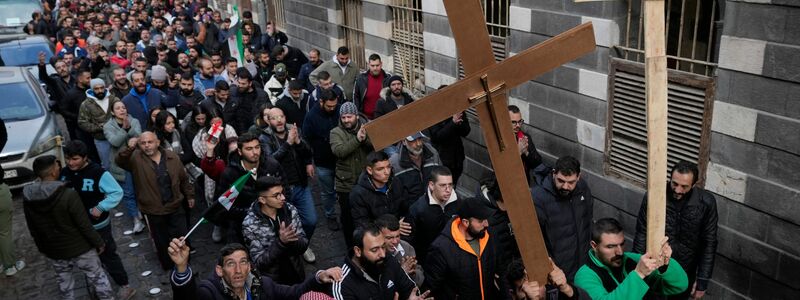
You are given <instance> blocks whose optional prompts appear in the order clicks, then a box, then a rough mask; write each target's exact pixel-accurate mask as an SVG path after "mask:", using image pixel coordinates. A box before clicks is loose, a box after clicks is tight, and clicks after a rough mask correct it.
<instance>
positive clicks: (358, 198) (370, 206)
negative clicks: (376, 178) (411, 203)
mask: <svg viewBox="0 0 800 300" xmlns="http://www.w3.org/2000/svg"><path fill="white" fill-rule="evenodd" d="M386 184H387V185H388V189H387V190H386V192H382V191H379V190H377V189H376V188H375V185H373V184H372V179H370V176H369V174H367V172H366V171H364V172H361V176H359V177H358V183H357V184H356V186H354V187H353V190H352V191H350V208H351V211H352V213H353V223H354V224H355V225H356V226H358V225H362V224H365V223H368V222H370V221H374V220H375V219H377V218H378V217H380V216H381V215H384V214H393V215H395V216H397V217H398V218H402V217H405V216H406V214H407V212H408V205H404V203H403V199H404V195H403V189H402V188H400V183H399V182H398V181H397V179H396V178H390V179H389V182H388V183H386Z"/></svg>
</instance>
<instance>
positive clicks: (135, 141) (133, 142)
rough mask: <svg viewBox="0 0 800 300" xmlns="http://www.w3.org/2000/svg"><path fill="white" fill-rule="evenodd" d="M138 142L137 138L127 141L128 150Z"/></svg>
mask: <svg viewBox="0 0 800 300" xmlns="http://www.w3.org/2000/svg"><path fill="white" fill-rule="evenodd" d="M138 142H139V138H138V137H132V138H130V139H128V148H133V147H136V143H138Z"/></svg>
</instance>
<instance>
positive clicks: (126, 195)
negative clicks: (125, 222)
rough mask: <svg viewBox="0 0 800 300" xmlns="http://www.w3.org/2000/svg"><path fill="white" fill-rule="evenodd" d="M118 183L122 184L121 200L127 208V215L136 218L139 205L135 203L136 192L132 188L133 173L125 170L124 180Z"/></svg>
mask: <svg viewBox="0 0 800 300" xmlns="http://www.w3.org/2000/svg"><path fill="white" fill-rule="evenodd" d="M119 185H121V186H122V202H124V203H125V208H127V209H128V215H129V216H131V218H138V217H139V207H138V206H137V205H136V192H135V191H134V189H133V174H131V172H125V181H120V182H119Z"/></svg>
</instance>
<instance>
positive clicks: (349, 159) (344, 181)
mask: <svg viewBox="0 0 800 300" xmlns="http://www.w3.org/2000/svg"><path fill="white" fill-rule="evenodd" d="M362 121H363V120H359V123H358V124H359V125H358V127H356V129H355V130H352V131H351V130H347V129H344V126H342V122H341V121H340V122H339V126H336V128H334V129H333V130H331V139H330V140H331V151H332V152H333V155H335V156H336V172H335V173H336V179H335V181H334V187H335V189H336V192H338V193H350V190H352V189H353V186H355V185H356V182H358V176H359V175H361V171H363V170H364V167H366V166H367V154H369V153H370V152H372V144H371V143H370V141H369V137H367V138H366V139H364V141H363V142H359V141H358V139H357V138H356V132H358V129H359V128H360V127H361V126H362V124H364V122H362Z"/></svg>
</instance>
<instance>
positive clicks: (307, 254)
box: [303, 248, 317, 264]
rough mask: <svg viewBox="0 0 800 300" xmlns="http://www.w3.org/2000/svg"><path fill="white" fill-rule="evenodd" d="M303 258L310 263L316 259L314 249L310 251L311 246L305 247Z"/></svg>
mask: <svg viewBox="0 0 800 300" xmlns="http://www.w3.org/2000/svg"><path fill="white" fill-rule="evenodd" d="M303 259H304V260H305V261H306V262H307V263H310V264H311V263H314V262H315V261H317V256H316V255H314V251H312V250H311V248H308V249H306V252H304V253H303Z"/></svg>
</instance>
